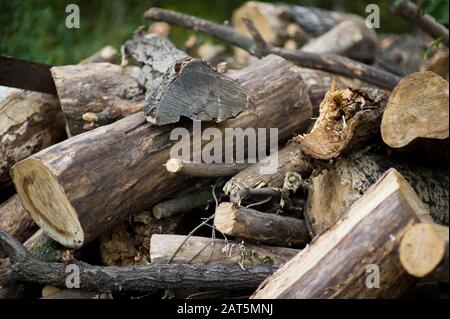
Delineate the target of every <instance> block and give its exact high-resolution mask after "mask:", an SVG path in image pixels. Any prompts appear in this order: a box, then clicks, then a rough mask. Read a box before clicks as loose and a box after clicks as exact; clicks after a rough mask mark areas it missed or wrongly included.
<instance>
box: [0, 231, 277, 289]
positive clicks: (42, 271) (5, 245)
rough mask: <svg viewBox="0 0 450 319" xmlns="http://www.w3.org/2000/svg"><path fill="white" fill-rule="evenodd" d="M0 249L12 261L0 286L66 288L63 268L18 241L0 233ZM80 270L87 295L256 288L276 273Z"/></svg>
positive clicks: (166, 267)
mask: <svg viewBox="0 0 450 319" xmlns="http://www.w3.org/2000/svg"><path fill="white" fill-rule="evenodd" d="M0 249H2V250H3V251H4V252H5V253H6V255H7V256H8V257H9V258H10V260H11V267H10V269H11V272H10V273H8V274H2V278H0V282H11V281H21V282H31V283H39V284H42V285H50V286H55V287H59V288H65V287H66V267H67V266H66V264H64V263H54V262H42V261H39V260H37V259H36V258H34V257H33V256H31V255H30V254H29V253H28V252H27V251H26V249H25V247H23V246H22V244H20V243H19V242H18V241H17V240H15V239H14V237H12V236H11V235H9V234H8V233H7V232H5V231H3V230H0ZM72 264H74V265H77V266H78V267H79V274H80V288H81V289H85V290H89V291H98V292H115V291H153V290H155V289H171V288H203V289H221V290H239V289H251V288H255V287H257V286H258V285H259V284H260V283H261V282H262V281H263V280H264V279H265V278H267V276H269V275H270V274H271V273H272V272H273V271H275V270H276V269H277V267H275V266H271V265H262V266H248V267H246V269H245V270H243V269H242V268H241V267H240V266H238V265H236V266H222V265H185V264H181V265H180V264H178V265H177V264H173V265H171V264H153V265H149V266H133V267H114V266H111V267H101V266H92V265H89V264H86V263H81V262H73V263H72Z"/></svg>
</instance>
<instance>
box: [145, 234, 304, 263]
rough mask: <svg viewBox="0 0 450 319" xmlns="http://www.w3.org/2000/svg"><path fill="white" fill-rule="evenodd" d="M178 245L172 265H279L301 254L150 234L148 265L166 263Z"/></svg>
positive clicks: (279, 249) (203, 239)
mask: <svg viewBox="0 0 450 319" xmlns="http://www.w3.org/2000/svg"><path fill="white" fill-rule="evenodd" d="M183 243H184V244H183ZM182 244H183V245H182ZM180 245H182V246H181V249H180V250H179V251H178V252H177V253H176V255H175V257H174V258H173V260H172V261H171V262H173V263H175V264H190V263H192V264H220V265H236V264H239V265H242V266H252V265H253V266H256V265H275V266H281V265H283V264H284V263H286V262H287V261H288V260H289V259H291V258H292V257H294V256H295V255H296V254H297V253H298V252H300V250H297V249H292V248H283V247H271V246H263V245H253V244H248V243H244V242H238V241H225V240H223V239H217V238H216V239H211V238H206V237H197V236H191V237H189V238H187V236H183V235H153V236H152V238H151V241H150V259H151V263H152V264H153V263H155V264H167V263H169V260H170V259H171V258H172V256H173V255H174V254H175V252H176V251H177V249H178V247H180Z"/></svg>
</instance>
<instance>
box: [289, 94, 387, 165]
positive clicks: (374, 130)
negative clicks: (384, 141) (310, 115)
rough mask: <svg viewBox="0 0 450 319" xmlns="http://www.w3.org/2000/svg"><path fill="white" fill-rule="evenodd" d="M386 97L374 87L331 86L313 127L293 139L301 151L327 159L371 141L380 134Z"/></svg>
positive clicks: (319, 158) (314, 156)
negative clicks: (297, 142) (338, 88)
mask: <svg viewBox="0 0 450 319" xmlns="http://www.w3.org/2000/svg"><path fill="white" fill-rule="evenodd" d="M387 100H388V98H387V96H386V94H385V93H384V92H382V91H380V90H376V89H369V88H361V89H350V88H348V89H344V90H336V89H335V88H334V87H332V88H331V89H330V91H329V92H327V94H326V95H325V98H324V100H323V101H322V103H321V105H320V110H319V111H320V115H319V118H318V119H317V121H316V123H315V124H314V127H313V128H312V130H311V131H310V132H309V133H308V134H306V135H305V136H300V137H299V138H298V139H296V140H298V141H300V142H301V146H302V152H303V153H304V154H305V155H307V156H310V157H312V158H315V159H318V160H330V159H333V158H336V157H339V156H340V155H343V154H345V153H348V152H350V151H353V150H357V149H358V148H360V147H362V146H365V145H367V144H370V143H371V142H372V141H374V140H376V139H377V138H378V137H379V135H380V134H379V133H380V123H381V117H382V115H383V111H384V108H385V106H386V103H387Z"/></svg>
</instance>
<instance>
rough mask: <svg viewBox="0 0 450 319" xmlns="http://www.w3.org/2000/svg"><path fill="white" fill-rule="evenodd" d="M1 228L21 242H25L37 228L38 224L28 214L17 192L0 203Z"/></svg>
mask: <svg viewBox="0 0 450 319" xmlns="http://www.w3.org/2000/svg"><path fill="white" fill-rule="evenodd" d="M0 228H2V229H4V230H6V231H7V232H9V233H10V234H11V235H13V236H14V237H15V238H16V239H17V240H18V241H20V242H24V241H25V240H26V239H28V238H29V237H30V236H31V235H33V233H34V232H35V231H36V230H37V226H36V224H35V223H34V222H33V220H32V219H31V217H30V216H28V214H27V212H26V211H25V209H24V208H23V206H22V203H21V202H20V199H19V196H17V194H16V195H13V196H12V197H10V198H9V199H8V200H7V201H6V202H4V203H2V204H1V205H0Z"/></svg>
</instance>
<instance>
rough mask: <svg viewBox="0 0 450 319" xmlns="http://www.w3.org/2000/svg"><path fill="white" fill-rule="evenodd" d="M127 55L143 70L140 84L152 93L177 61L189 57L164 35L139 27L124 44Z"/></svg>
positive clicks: (147, 92) (147, 93) (147, 91)
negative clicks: (148, 31) (150, 32)
mask: <svg viewBox="0 0 450 319" xmlns="http://www.w3.org/2000/svg"><path fill="white" fill-rule="evenodd" d="M123 51H124V55H125V57H130V58H132V59H133V60H134V61H135V62H136V63H137V65H139V66H140V68H141V70H140V73H139V84H140V85H141V86H143V87H145V90H146V95H149V94H151V93H152V92H153V91H154V90H155V89H157V88H158V87H159V86H160V85H161V84H162V83H163V79H162V77H163V75H164V74H165V73H166V71H167V70H168V68H169V67H170V66H172V65H173V64H174V63H175V62H177V61H179V60H181V59H184V58H186V57H187V55H186V53H184V52H183V51H180V50H178V49H177V48H176V47H175V45H174V44H173V43H172V42H171V41H170V40H169V39H167V38H166V37H164V36H157V35H155V34H149V33H147V32H145V31H144V30H142V29H138V30H137V31H136V32H135V34H134V36H133V38H132V39H130V40H127V41H125V43H124V45H123Z"/></svg>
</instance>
